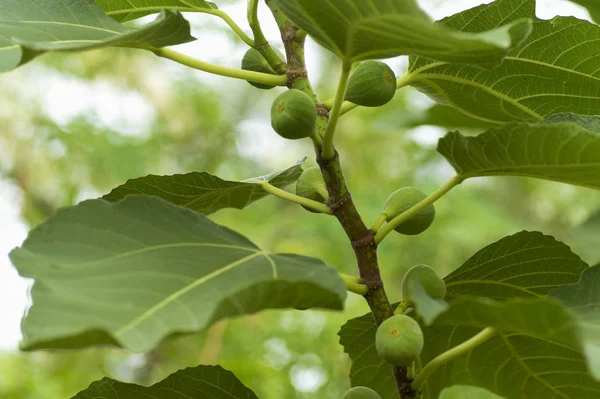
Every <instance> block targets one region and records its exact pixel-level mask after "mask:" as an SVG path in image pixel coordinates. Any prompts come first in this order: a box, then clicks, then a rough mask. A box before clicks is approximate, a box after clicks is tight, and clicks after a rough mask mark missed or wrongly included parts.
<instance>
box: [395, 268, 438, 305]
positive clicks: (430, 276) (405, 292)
mask: <svg viewBox="0 0 600 399" xmlns="http://www.w3.org/2000/svg"><path fill="white" fill-rule="evenodd" d="M414 282H416V283H418V284H419V285H420V286H421V287H423V289H424V290H425V292H426V293H427V295H429V296H430V297H431V298H433V299H444V297H445V296H446V283H444V280H442V278H441V277H440V276H438V274H437V273H436V272H435V270H434V269H433V268H432V267H430V266H427V265H416V266H413V267H412V268H410V270H409V271H408V272H406V274H405V275H404V278H403V279H402V299H403V300H405V301H409V302H411V297H412V295H411V294H412V292H411V287H412V286H413V283H414Z"/></svg>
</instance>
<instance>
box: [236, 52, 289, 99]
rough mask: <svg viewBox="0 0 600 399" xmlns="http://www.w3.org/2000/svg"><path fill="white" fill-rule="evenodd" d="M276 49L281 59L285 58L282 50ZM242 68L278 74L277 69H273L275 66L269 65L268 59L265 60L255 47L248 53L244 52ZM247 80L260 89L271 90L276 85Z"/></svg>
mask: <svg viewBox="0 0 600 399" xmlns="http://www.w3.org/2000/svg"><path fill="white" fill-rule="evenodd" d="M274 51H275V54H277V55H278V56H279V59H281V60H285V56H284V55H283V54H281V52H280V51H279V50H277V49H274ZM242 69H243V70H246V71H253V72H261V73H268V74H270V75H276V73H275V71H274V70H273V68H271V66H270V65H269V63H268V62H267V60H265V58H264V57H263V56H262V54H261V53H260V51H258V50H256V49H253V48H251V49H250V50H248V51H246V54H244V58H242ZM247 82H248V83H250V84H251V85H252V86H254V87H257V88H259V89H265V90H269V89H272V88H273V87H275V86H271V85H265V84H262V83H256V82H250V81H247Z"/></svg>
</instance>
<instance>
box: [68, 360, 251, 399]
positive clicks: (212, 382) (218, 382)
mask: <svg viewBox="0 0 600 399" xmlns="http://www.w3.org/2000/svg"><path fill="white" fill-rule="evenodd" d="M199 392H201V393H202V397H203V398H206V399H219V398H225V397H230V398H240V399H258V397H257V396H256V394H255V393H254V392H252V390H251V389H249V388H247V387H245V386H244V385H243V384H242V383H241V382H240V381H239V380H238V379H237V378H236V377H235V376H234V375H233V373H232V372H231V371H228V370H225V369H223V368H221V367H219V366H198V367H194V368H188V369H185V370H181V371H178V372H176V373H175V374H172V375H170V376H169V377H168V378H166V379H165V380H164V381H161V382H159V383H157V384H154V385H152V386H151V387H142V386H139V385H135V384H125V383H122V382H119V381H115V380H113V379H110V378H103V379H102V380H100V381H95V382H93V383H92V384H91V385H90V386H89V388H87V389H86V390H85V391H82V392H80V393H78V394H77V395H75V396H73V398H72V399H86V398H90V397H93V398H97V399H121V398H128V399H143V398H148V397H151V398H156V399H171V398H173V397H174V395H176V396H179V397H194V396H197V395H198V393H199Z"/></svg>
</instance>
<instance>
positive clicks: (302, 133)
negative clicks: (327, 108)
mask: <svg viewBox="0 0 600 399" xmlns="http://www.w3.org/2000/svg"><path fill="white" fill-rule="evenodd" d="M316 122H317V108H316V106H315V103H314V101H313V100H312V99H311V98H310V97H309V96H308V95H307V94H306V93H304V92H302V91H300V90H297V89H291V90H288V91H286V92H283V93H281V94H280V95H279V96H278V97H277V98H276V99H275V101H274V102H273V105H272V106H271V126H272V127H273V129H274V130H275V132H277V134H279V135H280V136H281V137H283V138H286V139H289V140H298V139H303V138H306V137H310V136H312V135H314V134H315V125H316Z"/></svg>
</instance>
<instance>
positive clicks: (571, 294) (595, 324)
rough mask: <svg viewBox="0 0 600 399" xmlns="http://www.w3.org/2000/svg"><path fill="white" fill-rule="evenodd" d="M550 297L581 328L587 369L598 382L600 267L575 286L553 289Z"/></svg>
mask: <svg viewBox="0 0 600 399" xmlns="http://www.w3.org/2000/svg"><path fill="white" fill-rule="evenodd" d="M550 296H552V297H554V298H557V299H558V300H560V301H561V302H563V303H564V304H565V305H566V306H568V307H569V309H571V310H572V311H573V312H574V313H575V314H576V315H577V316H578V317H579V323H580V324H581V326H582V327H583V335H584V338H585V348H586V352H588V353H590V356H588V357H587V360H588V367H589V368H590V370H591V372H592V373H593V374H594V376H595V377H596V379H598V380H600V265H597V266H594V267H591V268H589V269H587V270H586V271H585V272H583V274H582V275H581V279H580V280H579V282H578V283H577V284H571V285H565V286H562V287H558V288H555V289H554V290H552V292H551V293H550Z"/></svg>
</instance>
